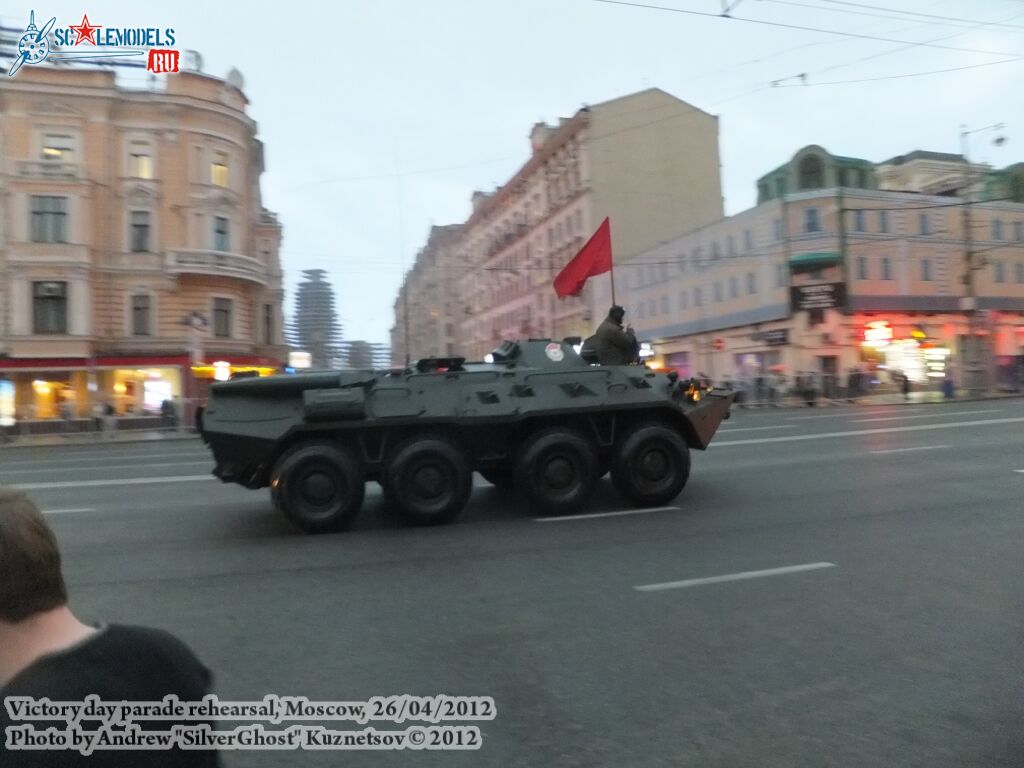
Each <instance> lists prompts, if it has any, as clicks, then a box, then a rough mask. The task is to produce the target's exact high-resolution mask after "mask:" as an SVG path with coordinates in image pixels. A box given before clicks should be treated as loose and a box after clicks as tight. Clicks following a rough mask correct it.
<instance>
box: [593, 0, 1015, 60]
mask: <svg viewBox="0 0 1024 768" xmlns="http://www.w3.org/2000/svg"><path fill="white" fill-rule="evenodd" d="M592 1H593V2H595V3H605V4H608V5H622V6H627V7H630V8H644V9H647V10H654V11H667V12H670V13H683V14H687V15H689V16H704V17H708V18H712V19H726V20H728V21H745V22H747V23H748V24H761V25H764V26H769V27H778V28H781V29H795V30H800V31H803V32H818V33H820V34H824V35H838V36H840V37H851V38H857V39H859V40H876V41H878V42H882V43H901V44H903V45H922V46H924V47H926V48H937V49H940V50H944V51H959V52H961V53H983V54H987V55H990V56H1017V55H1018V53H1017V52H1009V51H990V50H986V49H982V48H960V47H957V46H953V45H936V44H934V43H917V42H915V41H913V40H897V39H895V38H892V37H878V36H877V35H866V34H863V33H858V32H843V31H842V30H838V29H824V28H821V27H808V26H805V25H803V24H788V23H786V22H782V21H769V20H767V19H751V18H747V17H742V16H732V15H730V16H721V15H720V14H717V13H709V12H707V11H693V10H689V9H687V8H670V7H668V6H663V5H649V4H647V3H637V2H630V1H629V0H592Z"/></svg>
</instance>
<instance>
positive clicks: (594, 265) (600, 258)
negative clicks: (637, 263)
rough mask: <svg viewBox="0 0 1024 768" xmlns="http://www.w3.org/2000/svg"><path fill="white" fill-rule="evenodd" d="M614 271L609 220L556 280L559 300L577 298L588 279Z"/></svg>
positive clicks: (602, 224) (603, 222)
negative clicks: (568, 297) (569, 297)
mask: <svg viewBox="0 0 1024 768" xmlns="http://www.w3.org/2000/svg"><path fill="white" fill-rule="evenodd" d="M611 269H612V229H611V225H610V224H609V223H608V218H607V217H605V220H604V221H602V222H601V226H599V227H598V228H597V232H595V233H594V234H593V235H592V236H591V237H590V239H589V240H587V244H586V245H584V246H583V247H582V248H580V252H579V253H577V254H576V255H575V256H574V257H573V259H572V261H570V262H569V263H568V264H566V265H565V267H564V268H563V269H562V271H561V272H559V273H558V277H556V278H555V293H557V294H558V298H560V299H564V298H565V297H566V296H577V295H578V294H579V292H580V291H581V290H582V289H583V284H584V283H585V282H587V278H588V277H593V276H594V275H601V274H604V273H605V272H610V271H611Z"/></svg>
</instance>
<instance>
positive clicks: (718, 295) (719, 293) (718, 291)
mask: <svg viewBox="0 0 1024 768" xmlns="http://www.w3.org/2000/svg"><path fill="white" fill-rule="evenodd" d="M721 300H722V284H721V283H718V282H716V283H715V301H721Z"/></svg>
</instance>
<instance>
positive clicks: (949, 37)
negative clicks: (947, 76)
mask: <svg viewBox="0 0 1024 768" xmlns="http://www.w3.org/2000/svg"><path fill="white" fill-rule="evenodd" d="M772 1H773V2H774V1H781V0H772ZM1022 15H1024V13H1015V14H1014V15H1013V16H1010V17H1008V20H1009V19H1016V18H1019V17H1020V16H1022ZM989 23H990V22H979V23H978V24H975V25H974V26H972V27H968V28H967V29H964V30H962V31H960V32H954V33H952V34H949V35H942V36H940V37H933V38H931V39H930V40H922V41H921V42H919V43H912V44H909V45H901V46H900V47H899V48H890V49H888V50H886V51H879V52H878V53H873V54H870V55H868V56H862V57H860V58H859V59H853V60H852V61H847V62H843V63H840V64H832V65H830V66H828V67H823V68H821V69H817V70H814V71H812V72H802V73H800V74H799V75H792V76H790V77H784V78H780V79H778V80H775V81H773V85H774V86H775V87H783V88H790V87H793V86H792V85H782V84H783V83H785V82H786V81H787V80H794V79H796V78H800V85H811V83H809V82H808V79H809V78H810V77H811V76H812V75H822V74H824V73H826V72H833V71H835V70H837V69H844V68H845V67H852V66H854V65H855V64H863V63H864V62H866V61H875V60H877V59H880V58H883V57H885V56H892V55H894V54H897V53H902V52H903V51H909V50H911V49H913V48H919V47H923V46H924V45H925V44H926V43H938V42H941V41H943V40H952V39H953V38H954V37H960V36H961V35H965V34H967V33H968V32H969V31H972V30H975V29H979V28H981V27H985V26H988V25H989ZM1010 61H1013V59H1012V58H1011V59H1004V60H1001V61H999V62H994V63H999V64H1004V63H1007V62H1010ZM975 66H981V65H966V66H965V67H964V68H965V69H969V68H971V67H975ZM943 71H945V70H934V71H929V72H925V73H920V74H939V73H941V72H943ZM949 71H956V70H955V69H951V70H949ZM918 76H920V75H919V74H915V75H892V76H890V77H891V78H892V79H900V78H904V77H918ZM843 82H847V81H834V82H830V83H828V84H829V85H838V84H840V83H843ZM849 82H869V80H854V79H851V80H849ZM822 84H823V83H822Z"/></svg>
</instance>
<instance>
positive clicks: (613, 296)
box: [608, 261, 616, 307]
mask: <svg viewBox="0 0 1024 768" xmlns="http://www.w3.org/2000/svg"><path fill="white" fill-rule="evenodd" d="M608 277H609V278H611V281H612V306H613V307H614V306H615V303H616V302H615V262H614V261H612V268H611V269H609V270H608Z"/></svg>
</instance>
